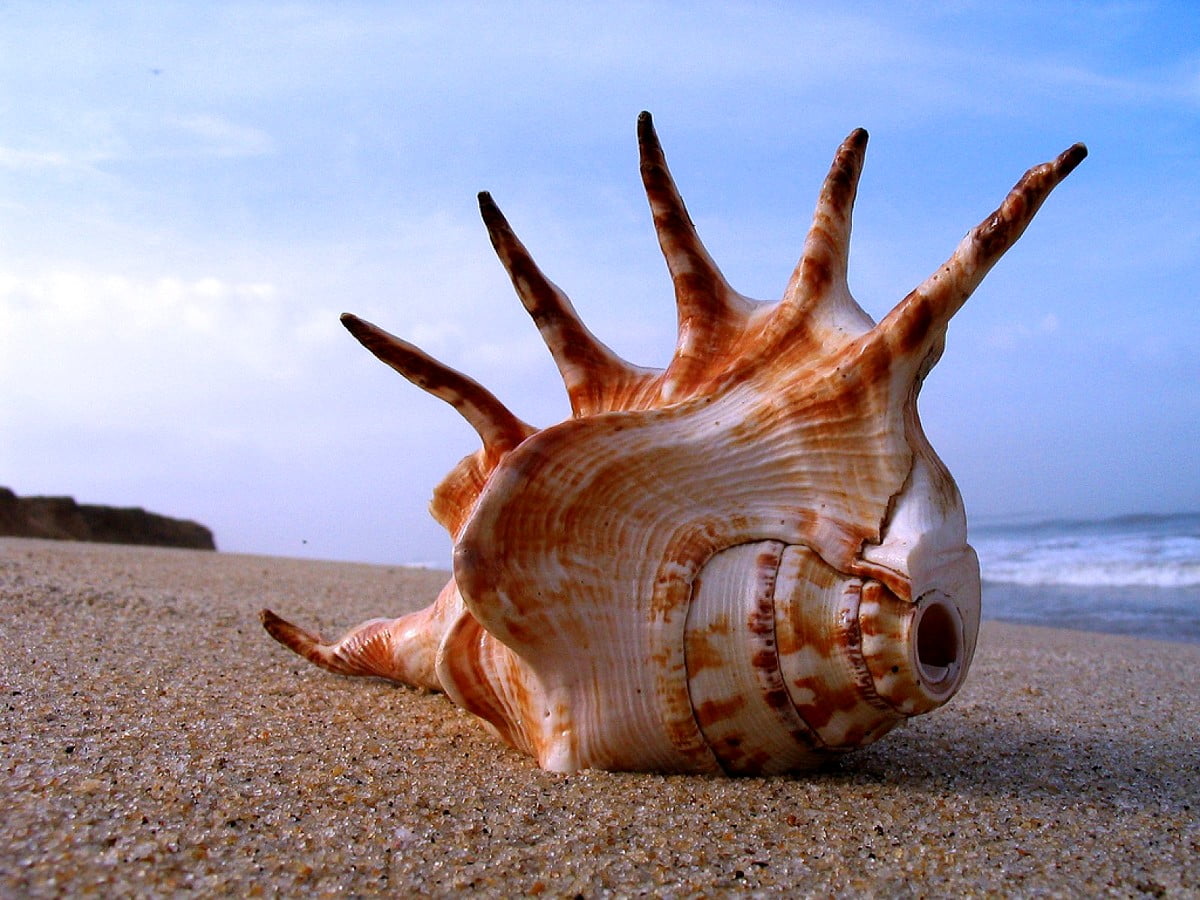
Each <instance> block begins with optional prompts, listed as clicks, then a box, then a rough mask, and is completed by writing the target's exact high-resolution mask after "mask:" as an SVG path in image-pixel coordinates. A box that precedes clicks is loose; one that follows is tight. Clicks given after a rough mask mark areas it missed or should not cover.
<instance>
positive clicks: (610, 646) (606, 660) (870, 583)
mask: <svg viewBox="0 0 1200 900" xmlns="http://www.w3.org/2000/svg"><path fill="white" fill-rule="evenodd" d="M638 143H639V149H640V155H641V174H642V180H643V182H644V184H645V189H646V193H647V196H648V198H649V201H650V208H651V211H652V213H653V216H654V227H655V229H656V231H657V234H658V240H659V244H660V245H661V248H662V252H663V255H664V256H665V257H666V262H667V268H668V269H669V271H670V275H671V279H672V281H673V283H674V287H675V299H676V303H677V305H678V319H679V338H678V343H677V345H676V348H675V352H674V355H673V356H672V358H671V361H670V363H669V364H668V365H667V367H666V368H665V369H663V370H657V369H649V368H641V367H638V366H635V365H631V364H630V363H628V362H626V361H625V360H623V359H621V358H620V357H619V356H617V355H616V354H615V353H614V352H613V351H611V350H610V349H609V348H608V347H606V346H605V345H604V344H603V343H601V342H600V341H599V340H598V339H597V338H596V337H595V336H593V335H592V333H591V332H590V331H589V330H588V329H587V327H586V326H585V325H584V324H583V323H582V321H580V319H579V318H578V316H577V315H576V313H575V311H574V309H573V308H572V305H571V302H570V300H569V299H568V298H567V296H566V295H565V294H564V293H563V292H562V291H561V290H560V289H559V288H558V287H556V286H555V285H554V284H553V283H552V282H551V281H550V280H549V279H548V278H547V277H546V276H545V275H543V274H542V272H541V270H540V269H539V268H538V267H537V266H536V265H535V264H534V262H533V259H532V257H531V256H530V255H529V253H528V251H527V250H526V249H525V247H524V246H523V245H522V243H521V242H520V241H519V240H518V238H517V236H516V235H515V234H514V232H513V231H512V229H511V228H510V227H509V224H508V222H507V221H506V220H505V218H504V216H503V215H502V214H501V213H500V210H499V209H498V208H497V206H496V204H495V203H494V202H493V201H492V198H491V197H490V196H489V195H488V194H486V193H484V194H480V196H479V204H480V208H481V210H482V213H483V220H484V222H485V223H486V225H487V229H488V232H489V234H490V236H491V240H492V244H493V246H494V247H495V249H496V252H497V254H498V255H499V257H500V260H501V262H502V263H503V264H504V267H505V268H506V269H507V271H508V274H509V275H510V276H511V279H512V282H513V285H514V287H515V288H516V291H517V294H518V295H519V296H520V298H521V301H522V302H523V303H524V305H525V308H526V309H527V310H528V312H529V314H530V315H531V316H532V317H533V320H534V322H535V323H536V325H537V327H538V329H539V330H540V332H541V334H542V336H543V338H544V339H545V342H546V344H547V345H548V347H549V349H550V352H551V353H552V354H553V356H554V360H555V362H556V363H557V365H558V368H559V371H560V372H561V375H562V379H563V382H564V383H565V386H566V390H567V394H568V396H569V398H570V402H571V409H572V418H570V419H568V420H567V421H564V422H561V423H559V424H557V425H553V426H551V427H548V428H544V429H540V430H539V429H537V428H535V427H533V426H531V425H528V424H526V423H525V422H522V421H521V420H520V419H518V418H517V417H516V416H515V415H513V414H512V413H511V412H510V411H509V410H508V409H507V408H506V407H505V406H504V405H503V404H502V403H501V402H500V401H499V400H497V399H496V398H495V397H494V396H493V395H492V394H491V393H489V392H488V391H487V390H486V389H484V388H483V387H482V386H480V385H479V384H478V383H476V382H475V381H472V380H471V379H470V378H468V377H466V376H465V375H462V374H460V373H458V372H456V371H454V370H452V369H450V368H448V367H446V366H444V365H442V364H441V363H439V362H437V361H436V360H434V359H432V358H431V357H429V356H427V355H426V354H425V353H423V352H422V351H421V350H419V349H417V348H416V347H414V346H412V345H411V344H408V343H405V342H404V341H402V340H400V339H398V338H395V337H393V336H392V335H390V334H388V333H387V332H385V331H383V330H381V329H379V328H377V327H376V326H374V325H372V324H369V323H367V322H364V321H362V320H360V319H358V318H356V317H354V316H352V315H349V314H347V315H344V316H343V317H342V322H343V324H344V325H345V326H346V328H348V329H349V331H350V332H351V334H353V335H354V336H355V337H356V338H357V339H358V340H359V341H360V342H362V344H364V345H365V346H366V348H367V349H368V350H370V351H371V352H372V353H373V354H375V355H376V356H377V357H378V358H379V359H380V360H382V361H383V362H385V363H387V364H388V365H389V366H391V367H392V368H393V369H395V370H396V371H398V372H399V373H400V374H401V375H403V376H404V377H405V378H407V379H408V380H409V381H411V382H413V383H414V384H416V385H417V386H419V387H421V388H423V389H424V390H426V391H428V392H429V393H431V394H434V395H435V396H438V397H440V398H442V399H443V400H445V401H446V402H448V403H450V404H451V405H452V406H453V407H454V408H455V409H456V410H458V412H459V414H460V415H462V416H463V417H464V418H465V419H466V420H467V421H468V422H469V423H470V424H471V425H472V426H473V427H474V428H475V430H476V431H477V432H478V433H479V436H480V438H481V439H482V444H483V446H482V448H481V449H480V450H479V451H477V452H476V453H473V454H471V455H470V456H468V457H466V458H465V459H463V460H462V461H461V462H460V463H458V465H457V466H455V467H454V468H453V469H452V470H451V472H450V474H449V475H447V476H446V478H445V479H444V480H443V481H442V482H441V484H439V485H438V487H437V488H436V490H435V492H434V496H433V501H432V504H431V511H432V513H433V515H434V517H435V518H436V519H437V520H438V521H439V522H440V523H441V524H442V525H443V526H444V527H445V528H446V529H447V530H448V531H449V532H450V535H451V537H452V538H453V542H454V563H453V579H452V580H451V581H450V583H449V584H447V585H446V587H445V589H444V590H443V591H442V592H441V593H440V595H439V596H438V597H437V599H436V600H435V601H434V602H433V604H432V605H430V606H429V607H428V608H426V609H424V610H422V611H420V612H415V613H412V614H409V615H405V616H401V617H400V618H398V619H373V620H371V621H369V622H365V623H363V624H361V625H359V626H358V627H356V628H354V629H352V630H351V631H350V632H349V633H347V634H346V635H345V636H344V637H342V638H341V639H340V640H338V641H335V642H333V643H325V642H323V641H321V640H320V639H319V638H318V637H317V636H315V635H313V634H311V633H309V632H307V631H304V630H303V629H300V628H298V627H296V626H294V625H292V624H290V623H289V622H286V621H284V620H283V619H281V618H279V617H278V616H276V615H275V614H274V613H272V612H270V611H269V610H264V611H263V614H262V619H263V624H264V625H265V627H266V629H267V631H269V632H270V633H271V635H272V636H273V637H274V638H276V639H277V640H278V641H279V642H280V643H282V644H284V645H285V646H287V647H289V648H291V649H292V650H294V651H296V652H297V653H299V654H301V655H302V656H305V657H306V658H308V659H309V660H311V661H312V662H314V663H316V664H317V665H319V666H321V667H323V668H325V669H328V670H330V671H332V672H337V673H341V674H346V675H375V676H381V677H383V678H388V679H392V680H395V681H399V682H404V683H407V684H412V685H418V686H424V687H426V688H432V689H438V690H443V691H445V692H446V694H447V695H449V697H450V698H451V699H452V700H453V701H454V702H455V703H457V704H459V705H460V706H462V707H464V708H465V709H467V710H469V711H470V712H472V713H474V714H475V715H477V716H479V717H480V718H481V719H483V720H484V722H486V723H487V725H488V726H489V727H490V728H491V730H492V731H494V732H495V733H496V734H497V735H499V736H500V737H501V738H503V739H504V740H505V741H507V742H508V743H509V744H511V745H513V746H514V747H516V748H518V749H520V750H522V751H524V752H525V753H528V754H531V755H532V756H533V757H534V758H535V759H536V760H537V761H538V763H539V764H540V765H541V766H542V767H544V768H546V769H550V770H553V771H559V772H570V771H574V770H578V769H582V768H588V767H595V768H602V769H612V770H644V771H660V772H699V773H705V772H707V773H722V772H724V773H728V774H771V773H779V772H788V771H794V770H803V769H807V768H811V767H813V766H816V765H819V764H820V763H822V762H823V761H825V760H828V759H830V758H831V757H834V756H836V755H838V754H841V753H844V752H845V751H848V750H852V749H854V748H856V747H861V746H863V745H865V744H868V743H870V742H871V741H874V740H876V739H877V738H879V737H881V736H882V735H884V734H885V733H887V732H888V731H889V730H891V729H892V728H893V727H895V726H896V725H897V724H899V723H900V722H902V721H903V720H904V719H906V718H907V717H909V716H913V715H917V714H920V713H925V712H929V711H930V710H933V709H935V708H936V707H938V706H941V705H942V704H944V703H945V702H946V701H947V700H949V699H950V697H951V696H952V695H953V694H954V693H955V692H956V691H957V690H958V688H959V687H960V685H961V684H962V681H963V677H964V676H965V675H966V672H967V669H968V667H969V665H970V663H971V658H972V654H973V653H974V650H975V641H976V633H977V630H978V624H979V602H980V580H979V564H978V561H977V559H976V556H975V552H974V551H973V550H972V549H971V547H970V546H969V545H968V544H967V530H966V517H965V514H964V511H963V505H962V500H961V497H960V495H959V492H958V489H957V487H956V486H955V484H954V481H953V479H952V478H951V476H950V474H949V472H947V470H946V468H945V466H944V465H943V464H942V462H941V461H940V460H939V459H938V457H937V456H936V455H935V454H934V451H933V449H932V448H931V447H930V445H929V442H928V441H927V440H926V437H925V434H924V433H923V431H922V429H921V423H920V420H919V418H918V416H917V405H916V401H917V394H918V391H919V389H920V387H921V383H922V381H923V379H924V377H925V375H926V374H927V373H928V372H929V370H930V369H931V368H932V366H933V365H934V363H935V362H936V361H937V359H938V357H939V356H940V354H941V351H942V346H943V340H944V338H945V333H946V327H947V323H948V322H949V320H950V317H951V316H952V315H954V313H955V312H957V311H958V309H959V307H961V306H962V304H963V302H964V301H965V300H966V299H967V297H968V295H970V293H971V292H972V290H973V289H974V288H975V287H976V285H978V284H979V282H980V281H981V280H982V278H983V277H984V275H985V274H986V273H987V271H988V270H989V269H990V268H991V266H992V265H993V264H994V263H995V262H996V261H997V260H998V259H999V257H1000V256H1001V255H1002V254H1003V253H1004V252H1005V251H1006V250H1007V249H1008V248H1009V247H1010V246H1012V244H1013V243H1014V242H1015V241H1016V240H1017V238H1018V237H1019V236H1020V235H1021V233H1022V232H1023V231H1024V229H1025V227H1026V225H1028V223H1029V222H1030V220H1031V219H1032V218H1033V215H1034V213H1035V212H1036V211H1037V209H1038V207H1039V206H1040V205H1041V203H1042V201H1043V200H1044V199H1045V198H1046V196H1047V195H1048V194H1049V192H1050V191H1051V190H1052V189H1053V188H1054V187H1055V186H1056V185H1057V184H1058V183H1059V182H1060V181H1061V180H1062V179H1063V178H1064V177H1066V175H1067V174H1068V173H1069V172H1070V171H1071V170H1072V169H1074V167H1075V166H1076V165H1077V164H1078V163H1079V162H1080V160H1082V159H1083V157H1084V156H1085V155H1086V153H1087V151H1086V149H1085V148H1084V146H1083V145H1082V144H1076V145H1075V146H1073V147H1071V148H1070V149H1068V150H1067V151H1065V152H1064V153H1063V154H1062V155H1061V156H1059V157H1058V158H1057V159H1055V160H1054V161H1053V162H1049V163H1046V164H1044V165H1040V166H1037V167H1035V168H1033V169H1030V170H1029V171H1028V172H1027V173H1026V174H1025V175H1024V177H1022V178H1021V180H1020V181H1019V182H1017V184H1016V186H1015V187H1014V188H1013V189H1012V191H1011V192H1010V193H1009V194H1008V196H1007V198H1006V199H1005V200H1004V202H1003V203H1002V204H1001V205H1000V207H999V209H997V210H996V211H995V212H994V213H993V214H991V215H990V216H988V217H987V218H986V219H984V221H983V222H982V223H981V224H980V225H978V226H977V227H976V228H974V229H973V230H972V231H971V232H970V233H969V234H967V236H966V237H965V238H964V239H963V241H962V243H961V244H959V246H958V248H957V249H956V250H955V251H954V253H953V255H952V256H951V257H950V258H949V260H948V261H947V262H946V263H945V264H944V265H943V266H942V267H941V268H939V269H938V270H937V271H936V272H935V273H934V274H933V275H931V276H930V277H929V278H928V279H927V280H926V281H925V282H924V283H922V284H921V285H920V286H918V287H917V288H916V289H915V290H913V291H912V292H911V293H910V294H908V295H907V296H906V297H905V298H904V299H903V300H901V301H900V302H899V304H897V306H896V307H895V308H894V309H893V310H892V311H891V312H889V313H888V314H887V315H886V316H885V317H884V318H883V319H882V320H881V321H880V322H879V323H878V324H876V323H874V322H873V321H872V320H871V318H870V317H869V316H868V315H867V314H866V313H865V312H864V311H863V310H862V309H861V308H860V307H859V306H858V304H857V303H856V302H855V301H854V299H853V298H852V297H851V295H850V291H849V289H848V287H847V282H846V271H847V253H848V247H849V241H850V219H851V209H852V206H853V202H854V197H855V192H856V189H857V183H858V177H859V172H860V170H861V167H862V163H863V158H864V153H865V149H866V143H867V134H866V132H865V131H863V130H861V129H860V130H856V131H854V132H853V133H851V134H850V136H849V137H847V138H846V140H845V141H844V142H843V143H842V145H841V147H840V148H839V149H838V151H837V155H836V157H835V158H834V161H833V166H832V168H831V169H830V171H829V174H828V176H827V177H826V179H825V183H824V186H823V187H822V189H821V193H820V196H819V198H818V201H817V208H816V213H815V216H814V218H813V223H812V227H811V229H810V230H809V232H808V237H807V239H806V240H805V243H804V249H803V253H802V255H801V258H800V262H799V264H798V265H797V267H796V269H795V271H794V273H793V275H792V276H791V279H790V281H789V283H788V285H787V288H786V290H785V291H784V294H783V298H782V299H781V300H779V301H778V302H776V303H760V302H756V301H753V300H750V299H748V298H746V297H744V296H742V295H741V294H739V293H737V292H736V291H735V290H734V289H733V288H732V287H730V286H729V284H728V283H727V282H726V280H725V278H724V276H722V274H721V272H720V270H719V269H718V268H717V266H716V264H715V263H714V262H713V260H712V259H711V257H710V256H709V254H708V252H707V251H706V250H705V248H704V246H703V244H702V243H701V242H700V239H699V237H698V236H697V234H696V231H695V228H694V227H693V225H692V222H691V220H690V218H689V216H688V213H687V210H686V209H685V207H684V204H683V201H682V199H681V198H680V195H679V193H678V191H677V189H676V187H675V184H674V182H673V180H672V178H671V175H670V173H669V171H668V169H667V165H666V161H665V159H664V156H663V152H662V149H661V147H660V145H659V141H658V138H657V136H656V134H655V131H654V127H653V125H652V123H651V119H650V116H649V114H648V113H643V114H642V115H641V116H640V117H639V119H638Z"/></svg>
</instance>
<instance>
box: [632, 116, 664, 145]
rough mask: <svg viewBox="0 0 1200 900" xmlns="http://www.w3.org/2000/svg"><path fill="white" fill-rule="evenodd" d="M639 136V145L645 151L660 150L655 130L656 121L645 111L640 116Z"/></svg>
mask: <svg viewBox="0 0 1200 900" xmlns="http://www.w3.org/2000/svg"><path fill="white" fill-rule="evenodd" d="M637 136H638V145H639V146H641V147H642V148H643V149H644V148H647V147H652V148H654V149H658V148H659V144H658V133H657V132H656V131H655V130H654V119H653V117H652V116H651V115H650V113H648V112H646V111H645V110H643V111H642V112H641V113H640V114H639V115H638V119H637Z"/></svg>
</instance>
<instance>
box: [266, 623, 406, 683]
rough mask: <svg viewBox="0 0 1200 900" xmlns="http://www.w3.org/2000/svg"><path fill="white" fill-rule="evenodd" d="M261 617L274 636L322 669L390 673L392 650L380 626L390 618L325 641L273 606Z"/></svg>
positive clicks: (344, 671)
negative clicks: (329, 641) (276, 612)
mask: <svg viewBox="0 0 1200 900" xmlns="http://www.w3.org/2000/svg"><path fill="white" fill-rule="evenodd" d="M259 619H260V620H261V621H262V624H263V628H265V629H266V630H267V633H268V634H270V635H271V637H273V638H275V640H277V641H279V643H281V644H283V646H285V647H287V648H288V649H289V650H291V651H293V652H294V653H297V654H299V655H300V656H303V657H304V658H305V659H307V660H308V661H309V662H311V663H315V664H316V665H318V666H320V667H321V668H322V669H325V670H327V671H330V672H336V673H337V674H338V675H379V676H381V677H384V678H387V677H390V676H389V674H388V673H389V672H390V670H391V667H390V666H389V665H388V663H390V661H391V653H390V650H389V648H388V647H386V646H385V644H386V643H387V641H386V632H385V631H384V630H383V629H382V628H381V627H380V626H381V625H383V624H386V623H387V621H388V620H387V619H371V620H370V621H369V622H364V623H363V624H362V625H359V626H358V627H357V628H354V629H351V631H350V632H349V633H348V634H346V635H345V636H344V637H343V638H342V639H341V640H339V641H336V642H334V643H332V644H326V643H324V642H322V640H321V638H320V637H319V636H317V635H315V634H313V633H312V632H311V631H306V630H305V629H303V628H301V627H300V626H299V625H293V624H292V623H291V622H289V621H288V620H287V619H284V618H282V617H281V616H277V615H276V614H275V613H273V612H272V611H271V610H269V609H264V610H263V611H262V612H260V613H259Z"/></svg>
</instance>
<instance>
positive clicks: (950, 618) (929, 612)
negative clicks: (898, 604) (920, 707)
mask: <svg viewBox="0 0 1200 900" xmlns="http://www.w3.org/2000/svg"><path fill="white" fill-rule="evenodd" d="M913 630H914V632H915V633H916V639H915V641H914V642H913V643H914V649H915V653H916V662H917V671H918V672H919V673H920V676H921V680H922V681H923V682H924V687H925V689H926V690H927V691H929V692H930V693H931V694H933V695H935V696H940V695H943V694H948V693H950V692H951V691H953V690H954V688H955V686H956V685H957V682H958V676H959V673H960V671H961V670H962V660H963V654H964V644H963V622H962V617H961V616H960V615H959V612H958V608H957V607H956V606H954V605H953V604H951V603H948V602H946V601H945V600H942V599H940V598H938V599H934V600H932V601H931V602H929V603H927V604H925V605H923V606H922V607H921V608H920V609H919V610H918V611H917V618H916V622H914V623H913Z"/></svg>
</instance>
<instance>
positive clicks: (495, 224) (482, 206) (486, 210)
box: [479, 191, 508, 233]
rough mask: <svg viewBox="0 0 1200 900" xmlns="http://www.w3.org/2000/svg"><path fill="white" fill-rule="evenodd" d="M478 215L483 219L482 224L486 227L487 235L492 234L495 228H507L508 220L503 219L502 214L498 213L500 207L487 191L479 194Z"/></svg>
mask: <svg viewBox="0 0 1200 900" xmlns="http://www.w3.org/2000/svg"><path fill="white" fill-rule="evenodd" d="M479 215H480V216H482V217H483V224H484V225H486V226H487V229H488V232H489V233H494V232H495V230H496V229H497V228H507V227H508V220H507V219H506V218H504V213H502V212H500V207H499V206H497V205H496V201H495V200H493V199H492V195H491V194H490V193H489V192H488V191H480V192H479Z"/></svg>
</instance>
